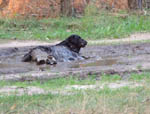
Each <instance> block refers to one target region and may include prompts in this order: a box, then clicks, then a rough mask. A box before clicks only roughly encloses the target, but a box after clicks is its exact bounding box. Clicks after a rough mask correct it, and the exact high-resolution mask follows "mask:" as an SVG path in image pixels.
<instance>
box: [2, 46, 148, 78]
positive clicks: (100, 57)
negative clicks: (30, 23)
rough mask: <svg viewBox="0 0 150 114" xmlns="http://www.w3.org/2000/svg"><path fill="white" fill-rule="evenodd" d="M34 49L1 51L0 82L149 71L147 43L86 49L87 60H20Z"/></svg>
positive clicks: (89, 47)
mask: <svg viewBox="0 0 150 114" xmlns="http://www.w3.org/2000/svg"><path fill="white" fill-rule="evenodd" d="M33 47H34V46H31V47H30V46H28V47H10V48H0V80H34V79H50V78H56V77H62V76H68V75H79V76H81V77H85V76H87V75H88V74H101V73H108V74H115V73H118V74H122V73H128V72H139V71H144V70H150V43H138V44H123V45H101V46H100V45H96V46H87V47H86V48H84V49H82V50H81V54H82V55H84V56H87V57H90V59H87V60H82V61H73V62H60V63H58V64H57V65H36V64H35V63H32V62H31V63H26V62H22V61H21V59H22V57H23V55H24V54H25V53H27V52H28V51H29V50H30V49H31V48H33Z"/></svg>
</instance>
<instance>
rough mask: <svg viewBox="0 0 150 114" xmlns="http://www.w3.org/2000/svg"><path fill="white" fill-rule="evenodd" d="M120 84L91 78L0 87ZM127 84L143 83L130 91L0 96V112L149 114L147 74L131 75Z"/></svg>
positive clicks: (149, 79)
mask: <svg viewBox="0 0 150 114" xmlns="http://www.w3.org/2000/svg"><path fill="white" fill-rule="evenodd" d="M119 81H120V82H122V81H123V80H122V79H121V78H120V76H119V75H103V76H102V77H101V79H100V80H96V79H95V76H89V77H88V78H86V79H79V78H75V77H67V78H59V79H52V80H47V81H33V82H32V81H31V82H28V81H26V82H14V81H13V82H4V81H1V83H0V86H1V87H3V86H18V87H27V86H36V87H40V88H43V89H52V90H58V89H59V90H62V91H65V90H64V87H66V86H70V85H92V84H104V83H107V84H109V83H115V82H119ZM126 81H130V82H136V83H140V82H144V83H143V86H139V87H135V88H130V87H129V86H125V87H121V88H118V89H110V88H108V87H107V86H105V87H104V88H103V89H98V88H97V89H87V90H75V89H72V90H69V91H70V92H73V93H74V94H72V95H63V94H51V93H49V94H46V95H32V96H28V95H23V96H15V95H11V96H6V95H5V96H0V113H8V114H9V113H22V114H28V113H32V114H37V113H41V114H68V113H77V114H100V113H101V114H104V113H105V114H106V113H107V114H116V113H117V114H122V113H123V112H124V113H125V114H126V113H132V114H137V113H142V114H148V113H149V112H150V107H149V106H150V102H149V98H150V97H149V93H150V87H149V86H148V85H149V82H150V73H149V72H144V73H132V74H131V75H130V77H129V78H128V80H126Z"/></svg>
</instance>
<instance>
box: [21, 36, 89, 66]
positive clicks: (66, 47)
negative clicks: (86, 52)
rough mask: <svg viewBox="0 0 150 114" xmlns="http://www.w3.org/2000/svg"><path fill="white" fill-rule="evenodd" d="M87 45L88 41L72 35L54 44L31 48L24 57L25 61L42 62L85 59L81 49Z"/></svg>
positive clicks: (55, 62)
mask: <svg viewBox="0 0 150 114" xmlns="http://www.w3.org/2000/svg"><path fill="white" fill-rule="evenodd" d="M86 45H87V41H85V40H84V39H82V38H81V37H80V36H78V35H71V36H69V37H68V38H67V39H66V40H64V41H62V42H60V43H59V44H56V45H54V46H38V47H35V48H33V49H31V50H30V51H29V52H28V53H27V54H25V55H24V56H23V58H22V61H23V62H31V61H35V62H36V63H37V64H38V65H40V64H50V65H53V64H57V62H69V61H73V60H83V59H85V58H86V57H84V56H81V55H80V54H79V52H80V49H81V48H83V47H85V46H86Z"/></svg>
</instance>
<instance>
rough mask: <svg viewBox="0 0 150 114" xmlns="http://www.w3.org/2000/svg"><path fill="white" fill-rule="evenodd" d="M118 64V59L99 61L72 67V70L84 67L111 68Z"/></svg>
mask: <svg viewBox="0 0 150 114" xmlns="http://www.w3.org/2000/svg"><path fill="white" fill-rule="evenodd" d="M116 63H117V59H105V60H97V61H94V62H90V63H79V64H74V65H72V67H71V68H82V67H92V66H111V65H113V64H116Z"/></svg>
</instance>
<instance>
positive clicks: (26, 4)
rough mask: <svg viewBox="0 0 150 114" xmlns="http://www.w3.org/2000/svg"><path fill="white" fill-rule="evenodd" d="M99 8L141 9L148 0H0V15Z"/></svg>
mask: <svg viewBox="0 0 150 114" xmlns="http://www.w3.org/2000/svg"><path fill="white" fill-rule="evenodd" d="M89 5H92V6H93V7H95V8H97V9H98V10H100V9H113V8H115V9H122V10H129V9H142V8H149V7H150V0H0V15H1V16H2V17H15V16H23V17H30V16H34V17H58V16H62V15H65V16H74V15H75V14H82V13H84V10H85V8H86V7H87V6H89Z"/></svg>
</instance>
